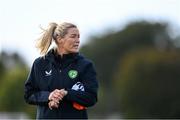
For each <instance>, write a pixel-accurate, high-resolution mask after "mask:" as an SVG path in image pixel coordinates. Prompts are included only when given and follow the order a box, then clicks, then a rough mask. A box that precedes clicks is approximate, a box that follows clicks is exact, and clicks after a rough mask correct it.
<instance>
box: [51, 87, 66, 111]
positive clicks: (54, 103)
mask: <svg viewBox="0 0 180 120" xmlns="http://www.w3.org/2000/svg"><path fill="white" fill-rule="evenodd" d="M67 93H68V92H67V91H66V90H64V89H61V90H59V89H55V90H54V91H52V92H51V93H50V95H49V98H48V99H49V100H50V102H49V103H48V106H49V108H50V109H52V108H58V107H59V101H61V100H62V99H63V97H64V96H65V95H67Z"/></svg>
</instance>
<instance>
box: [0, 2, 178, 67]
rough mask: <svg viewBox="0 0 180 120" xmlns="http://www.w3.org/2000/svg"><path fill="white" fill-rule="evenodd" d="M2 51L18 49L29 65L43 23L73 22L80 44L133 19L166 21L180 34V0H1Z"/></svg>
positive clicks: (45, 25) (0, 48) (0, 45)
mask: <svg viewBox="0 0 180 120" xmlns="http://www.w3.org/2000/svg"><path fill="white" fill-rule="evenodd" d="M0 18H1V22H0V26H1V27H0V51H2V50H5V51H8V52H9V53H13V52H18V53H19V54H20V55H21V56H22V57H23V59H24V60H25V61H26V62H27V64H28V65H29V66H31V65H32V63H33V61H34V59H35V58H37V57H39V56H40V54H39V53H38V51H37V49H36V48H35V40H36V39H38V38H39V36H40V33H41V29H40V26H42V27H44V28H46V27H47V25H48V24H49V23H50V22H65V21H66V22H72V23H74V24H76V25H77V26H78V28H79V30H80V34H81V38H80V41H81V46H82V45H84V44H86V43H87V42H88V40H89V37H90V36H92V35H101V34H102V33H103V32H106V31H107V30H109V29H111V30H120V29H123V27H124V26H125V25H126V24H128V23H129V22H131V21H136V20H142V19H143V20H151V21H155V22H156V21H167V22H169V23H170V24H171V25H172V26H173V30H174V33H180V31H179V30H180V0H0Z"/></svg>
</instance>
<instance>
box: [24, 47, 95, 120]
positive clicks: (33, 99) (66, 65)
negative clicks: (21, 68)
mask: <svg viewBox="0 0 180 120" xmlns="http://www.w3.org/2000/svg"><path fill="white" fill-rule="evenodd" d="M70 71H76V75H74V76H73V75H70ZM77 82H81V83H82V84H83V85H84V91H76V90H73V89H72V86H73V85H74V84H76V83H77ZM63 88H64V89H66V90H67V91H68V94H67V95H66V96H65V97H64V98H63V100H62V101H60V104H59V107H58V108H54V109H52V110H50V109H49V107H48V102H49V101H48V97H49V94H50V92H52V91H53V90H55V89H63ZM97 90H98V81H97V79H96V72H95V69H94V66H93V64H92V62H91V61H89V60H88V59H86V58H84V57H83V56H82V55H80V54H79V53H71V54H65V55H63V57H62V58H61V56H59V55H56V54H55V51H54V50H53V49H52V50H50V51H49V52H48V53H47V54H46V55H45V56H44V57H39V58H37V59H36V60H35V61H34V63H33V66H32V68H31V71H30V73H29V76H28V78H27V80H26V82H25V95H24V98H25V101H26V102H27V103H29V104H33V105H37V116H36V118H37V119H51V118H56V119H61V118H62V119H87V118H88V116H87V111H86V109H85V110H77V109H75V108H74V107H73V105H72V103H73V102H76V103H78V104H80V105H83V106H85V107H90V106H93V105H94V104H95V103H96V102H97Z"/></svg>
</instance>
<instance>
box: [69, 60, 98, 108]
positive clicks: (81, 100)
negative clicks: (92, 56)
mask: <svg viewBox="0 0 180 120" xmlns="http://www.w3.org/2000/svg"><path fill="white" fill-rule="evenodd" d="M81 79H82V80H83V81H82V83H83V85H84V88H85V91H75V90H72V89H67V91H68V94H67V95H66V99H67V100H69V101H72V102H76V103H78V104H80V105H83V106H85V107H89V106H93V105H94V104H95V103H96V102H97V90H98V82H97V79H96V72H95V69H94V67H93V64H92V63H89V64H88V65H86V67H85V68H84V72H83V73H82V75H81Z"/></svg>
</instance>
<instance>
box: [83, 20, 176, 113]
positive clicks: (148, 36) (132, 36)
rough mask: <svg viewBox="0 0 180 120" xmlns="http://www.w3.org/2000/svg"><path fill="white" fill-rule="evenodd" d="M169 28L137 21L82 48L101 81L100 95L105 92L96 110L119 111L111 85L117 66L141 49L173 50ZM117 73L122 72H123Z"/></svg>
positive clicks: (99, 37) (97, 38)
mask: <svg viewBox="0 0 180 120" xmlns="http://www.w3.org/2000/svg"><path fill="white" fill-rule="evenodd" d="M168 27H169V26H168V24H167V23H149V22H145V21H140V22H134V23H131V24H129V25H127V26H126V27H125V28H124V29H123V30H121V31H117V32H114V33H112V32H111V33H107V34H105V35H103V36H98V37H93V38H92V39H91V41H90V42H89V43H88V44H87V45H85V46H83V47H82V48H81V52H82V53H83V54H85V55H86V56H88V57H89V58H90V59H92V60H93V62H94V63H95V66H96V68H97V73H98V80H99V81H100V90H101V91H100V92H103V93H100V94H101V96H100V97H101V98H100V99H99V102H98V104H97V106H96V107H97V108H96V110H98V111H102V110H103V111H104V114H108V113H112V112H117V111H118V110H119V106H117V102H119V101H117V100H116V96H117V94H112V93H115V91H114V86H113V85H112V83H113V76H114V73H115V72H116V71H117V70H118V69H119V68H118V67H117V65H118V64H119V63H120V62H121V59H123V57H124V55H126V54H127V53H129V52H130V51H136V50H139V49H141V50H142V51H143V50H144V49H146V48H147V47H150V48H153V49H155V50H157V51H169V50H171V49H174V45H173V43H172V39H171V38H170V36H169V33H168ZM121 70H122V71H123V69H121ZM118 72H119V73H121V71H120V70H118ZM116 75H117V74H116ZM102 87H103V88H102ZM112 100H113V101H112ZM96 113H98V112H96Z"/></svg>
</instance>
